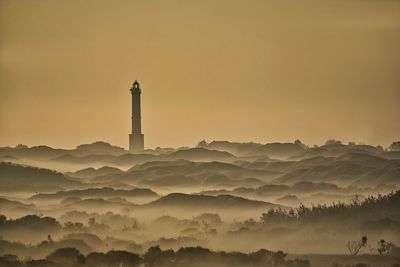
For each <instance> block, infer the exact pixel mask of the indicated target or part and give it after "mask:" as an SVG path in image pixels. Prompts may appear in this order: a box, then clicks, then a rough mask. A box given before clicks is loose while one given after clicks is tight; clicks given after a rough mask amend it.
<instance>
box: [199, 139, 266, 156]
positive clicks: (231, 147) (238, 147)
mask: <svg viewBox="0 0 400 267" xmlns="http://www.w3.org/2000/svg"><path fill="white" fill-rule="evenodd" d="M260 146H262V145H261V144H257V143H238V142H228V141H212V142H211V143H208V144H207V143H206V144H203V146H201V147H204V148H207V149H214V150H220V151H226V152H229V153H231V154H233V155H236V156H246V155H249V154H253V153H254V151H255V150H256V149H257V148H258V147H260Z"/></svg>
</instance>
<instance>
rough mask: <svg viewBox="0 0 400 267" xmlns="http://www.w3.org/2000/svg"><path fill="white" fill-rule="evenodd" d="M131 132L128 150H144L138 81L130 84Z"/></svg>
mask: <svg viewBox="0 0 400 267" xmlns="http://www.w3.org/2000/svg"><path fill="white" fill-rule="evenodd" d="M130 91H131V95H132V132H131V134H130V135H129V151H130V152H140V151H143V150H144V135H143V134H142V122H141V116H140V94H141V89H140V84H139V83H138V81H136V80H135V82H134V83H133V84H132V88H131V89H130Z"/></svg>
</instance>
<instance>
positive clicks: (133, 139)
mask: <svg viewBox="0 0 400 267" xmlns="http://www.w3.org/2000/svg"><path fill="white" fill-rule="evenodd" d="M143 150H144V135H143V134H141V133H132V134H130V135H129V151H130V152H142V151H143Z"/></svg>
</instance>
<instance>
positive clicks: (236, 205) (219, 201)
mask: <svg viewBox="0 0 400 267" xmlns="http://www.w3.org/2000/svg"><path fill="white" fill-rule="evenodd" d="M145 206H147V207H157V208H172V207H174V208H179V209H191V210H193V209H195V210H197V209H199V210H203V209H207V210H221V209H239V210H240V209H258V208H268V207H274V206H277V205H274V204H272V203H268V202H263V201H256V200H250V199H246V198H242V197H237V196H231V195H219V196H207V195H189V194H183V193H172V194H169V195H167V196H165V197H161V198H159V199H157V200H156V201H153V202H151V203H149V204H147V205H145Z"/></svg>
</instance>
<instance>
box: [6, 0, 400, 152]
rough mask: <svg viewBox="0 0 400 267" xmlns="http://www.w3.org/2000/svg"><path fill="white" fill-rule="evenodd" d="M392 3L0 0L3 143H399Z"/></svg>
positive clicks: (398, 44)
mask: <svg viewBox="0 0 400 267" xmlns="http://www.w3.org/2000/svg"><path fill="white" fill-rule="evenodd" d="M399 70H400V1H397V0H299V1H291V0H275V1H271V0H251V1H249V0H201V1H199V0H197V1H194V0H170V1H163V0H157V1H156V0H146V1H144V0H141V1H139V0H85V1H80V0H35V1H31V0H0V146H15V145H16V144H19V143H22V144H27V145H29V146H32V145H44V144H45V145H49V146H53V147H65V148H72V147H75V146H76V145H79V144H82V143H91V142H94V141H97V140H103V141H106V142H110V143H112V144H115V145H118V146H123V147H125V148H127V147H128V134H129V132H130V129H131V121H130V117H131V114H130V112H131V97H130V92H129V89H130V87H131V85H132V83H133V81H134V80H135V79H137V80H138V81H139V82H140V83H141V87H142V130H143V133H144V136H145V146H146V147H147V148H154V147H157V146H160V147H180V146H193V145H196V143H197V142H198V141H200V140H203V139H205V140H207V141H212V140H230V141H238V142H250V141H253V142H260V143H268V142H293V141H294V140H295V139H300V140H302V141H303V142H304V143H306V144H310V145H313V144H322V143H324V142H325V141H326V140H327V139H332V138H333V139H340V140H343V141H344V142H348V141H355V142H357V143H368V144H373V145H378V144H380V145H383V146H387V145H389V144H390V143H391V142H392V141H395V140H399V139H400V105H399V103H400V72H399Z"/></svg>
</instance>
